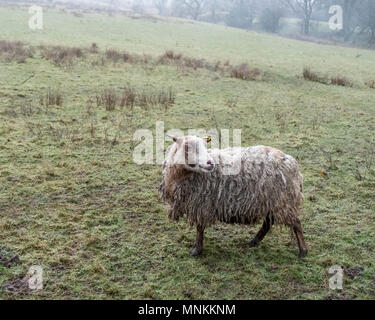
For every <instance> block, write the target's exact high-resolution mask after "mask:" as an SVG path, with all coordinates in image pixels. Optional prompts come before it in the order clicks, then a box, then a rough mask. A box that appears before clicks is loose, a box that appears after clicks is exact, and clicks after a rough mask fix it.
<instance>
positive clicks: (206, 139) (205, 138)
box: [203, 136, 211, 143]
mask: <svg viewBox="0 0 375 320" xmlns="http://www.w3.org/2000/svg"><path fill="white" fill-rule="evenodd" d="M203 140H205V141H206V142H207V143H208V142H211V137H209V136H208V137H204V138H203Z"/></svg>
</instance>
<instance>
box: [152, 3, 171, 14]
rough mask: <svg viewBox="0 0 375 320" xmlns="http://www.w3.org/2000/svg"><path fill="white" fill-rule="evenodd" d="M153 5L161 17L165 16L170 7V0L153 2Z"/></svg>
mask: <svg viewBox="0 0 375 320" xmlns="http://www.w3.org/2000/svg"><path fill="white" fill-rule="evenodd" d="M153 4H154V6H155V8H156V9H157V10H158V12H159V14H160V15H162V14H165V11H166V9H167V5H168V0H153Z"/></svg>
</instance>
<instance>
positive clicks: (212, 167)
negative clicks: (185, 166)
mask: <svg viewBox="0 0 375 320" xmlns="http://www.w3.org/2000/svg"><path fill="white" fill-rule="evenodd" d="M199 169H200V170H202V171H204V172H211V171H213V170H214V169H215V165H214V164H211V165H209V166H201V165H200V166H199Z"/></svg>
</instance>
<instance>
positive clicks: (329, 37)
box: [0, 0, 375, 47]
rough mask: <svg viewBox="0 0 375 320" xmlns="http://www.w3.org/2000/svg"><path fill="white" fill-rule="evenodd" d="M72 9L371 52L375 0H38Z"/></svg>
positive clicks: (374, 26)
mask: <svg viewBox="0 0 375 320" xmlns="http://www.w3.org/2000/svg"><path fill="white" fill-rule="evenodd" d="M20 2H21V3H22V2H23V3H24V2H28V3H40V4H44V5H48V6H66V7H70V8H75V9H77V8H78V9H79V8H82V9H96V10H97V9H104V10H111V11H120V10H125V11H128V12H133V13H135V14H147V15H161V16H173V17H178V18H185V19H192V20H196V21H205V22H209V23H216V24H223V25H227V26H230V27H235V28H241V29H251V30H256V31H260V32H269V33H277V34H279V35H282V36H287V37H293V38H303V40H314V39H315V38H316V39H324V40H325V41H328V42H330V41H331V42H332V41H334V42H336V43H337V42H339V43H342V44H345V45H354V46H365V47H373V46H374V44H375V1H373V0H74V1H73V0H56V1H54V0H39V1H17V0H13V1H4V0H1V1H0V3H20Z"/></svg>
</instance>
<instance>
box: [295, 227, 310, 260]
mask: <svg viewBox="0 0 375 320" xmlns="http://www.w3.org/2000/svg"><path fill="white" fill-rule="evenodd" d="M293 231H294V233H295V235H296V237H297V242H298V248H299V255H298V257H299V258H303V257H304V256H306V255H307V251H308V250H307V246H306V243H305V239H304V237H303V230H302V226H301V222H300V221H299V220H297V222H296V223H295V224H294V226H293Z"/></svg>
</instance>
